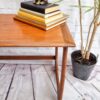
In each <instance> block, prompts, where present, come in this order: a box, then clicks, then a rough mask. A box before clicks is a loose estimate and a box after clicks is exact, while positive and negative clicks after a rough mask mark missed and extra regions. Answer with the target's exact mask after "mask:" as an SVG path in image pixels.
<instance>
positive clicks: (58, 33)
mask: <svg viewBox="0 0 100 100" xmlns="http://www.w3.org/2000/svg"><path fill="white" fill-rule="evenodd" d="M14 16H15V15H12V14H1V15H0V47H55V55H53V56H50V55H48V56H33V55H31V56H25V55H23V56H14V55H13V56H11V55H10V56H0V59H2V60H4V59H6V60H9V59H10V60H12V59H13V60H22V59H23V60H26V59H27V60H44V59H45V60H55V74H56V83H57V94H58V96H57V100H62V98H63V90H64V82H65V74H66V65H67V52H68V47H74V46H75V43H74V40H73V38H72V36H71V33H70V31H69V29H68V26H67V25H66V24H65V23H64V24H61V25H59V26H56V27H54V28H52V29H50V30H48V31H44V30H41V29H39V28H36V27H34V26H31V25H27V24H25V23H22V22H19V21H17V20H14V19H13V18H14ZM58 47H63V54H62V55H63V57H62V70H61V78H59V71H58V70H59V69H58ZM51 100H52V99H51Z"/></svg>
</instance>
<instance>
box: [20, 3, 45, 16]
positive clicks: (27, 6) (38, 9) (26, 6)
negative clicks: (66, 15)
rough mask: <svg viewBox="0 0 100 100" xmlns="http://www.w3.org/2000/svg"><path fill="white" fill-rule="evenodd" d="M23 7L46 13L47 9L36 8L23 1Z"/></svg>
mask: <svg viewBox="0 0 100 100" xmlns="http://www.w3.org/2000/svg"><path fill="white" fill-rule="evenodd" d="M21 7H22V8H25V9H28V10H32V11H36V12H39V13H42V14H45V10H44V9H40V8H36V7H34V6H31V5H27V4H24V3H21Z"/></svg>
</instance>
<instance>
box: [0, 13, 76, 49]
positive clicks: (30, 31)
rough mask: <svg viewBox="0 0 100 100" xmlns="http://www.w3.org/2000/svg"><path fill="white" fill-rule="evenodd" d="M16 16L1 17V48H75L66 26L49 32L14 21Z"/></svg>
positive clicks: (3, 15)
mask: <svg viewBox="0 0 100 100" xmlns="http://www.w3.org/2000/svg"><path fill="white" fill-rule="evenodd" d="M14 16H15V15H11V14H1V15H0V46H5V47H6V46H8V47H11V46H15V47H55V46H56V47H64V46H75V44H74V41H73V38H72V36H71V35H70V32H69V29H68V27H67V25H66V24H61V25H59V26H57V27H55V28H52V29H50V30H48V31H44V30H41V29H39V28H36V27H33V26H31V25H27V24H25V23H22V22H19V21H17V20H14V19H13V18H14Z"/></svg>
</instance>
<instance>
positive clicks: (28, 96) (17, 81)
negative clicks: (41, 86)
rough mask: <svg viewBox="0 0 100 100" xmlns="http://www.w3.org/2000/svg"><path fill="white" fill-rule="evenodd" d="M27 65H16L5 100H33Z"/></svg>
mask: <svg viewBox="0 0 100 100" xmlns="http://www.w3.org/2000/svg"><path fill="white" fill-rule="evenodd" d="M33 98H34V97H33V88H32V80H31V72H30V66H29V65H17V68H16V72H15V76H14V80H13V83H12V85H11V89H10V91H9V95H8V99H7V100H34V99H33Z"/></svg>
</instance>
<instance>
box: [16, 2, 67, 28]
mask: <svg viewBox="0 0 100 100" xmlns="http://www.w3.org/2000/svg"><path fill="white" fill-rule="evenodd" d="M66 18H67V16H66V15H64V14H63V13H62V12H61V11H60V10H59V6H58V5H57V4H51V3H47V4H43V5H37V4H35V3H33V1H26V2H22V3H21V8H20V9H19V11H18V14H17V15H16V16H15V19H17V20H19V21H21V22H25V23H27V24H31V25H34V26H36V27H39V28H42V29H44V30H49V29H51V28H53V27H55V26H57V25H59V24H62V23H64V22H65V21H66Z"/></svg>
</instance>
